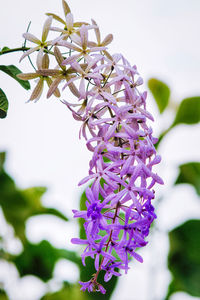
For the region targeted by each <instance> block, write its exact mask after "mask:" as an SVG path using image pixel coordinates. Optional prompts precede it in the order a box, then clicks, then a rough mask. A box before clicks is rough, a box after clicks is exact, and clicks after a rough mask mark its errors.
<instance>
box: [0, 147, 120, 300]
mask: <svg viewBox="0 0 200 300" xmlns="http://www.w3.org/2000/svg"><path fill="white" fill-rule="evenodd" d="M5 159H6V153H5V152H1V153H0V206H1V208H2V211H3V214H4V216H5V219H6V221H7V222H8V223H9V224H10V225H11V226H12V227H13V230H14V232H15V235H16V236H17V237H18V238H19V239H20V241H21V242H22V244H23V251H22V252H21V253H20V254H19V255H12V254H10V253H7V252H6V250H5V249H3V246H2V245H3V241H1V245H0V248H1V249H0V258H1V259H5V260H7V261H9V262H12V263H14V264H15V266H16V268H17V270H18V272H19V275H20V277H23V276H26V275H34V276H37V277H38V278H40V279H41V280H43V281H44V282H47V281H48V280H50V279H52V278H53V272H54V268H55V265H56V263H57V262H58V261H59V260H60V259H66V260H69V261H71V262H72V263H75V264H76V265H77V267H78V268H79V270H80V280H82V281H87V280H89V279H90V278H91V275H92V274H93V273H94V272H95V268H94V261H93V260H92V259H90V258H88V259H86V264H87V265H86V267H84V266H83V265H82V262H81V258H80V256H79V255H78V254H77V253H76V252H74V251H70V250H67V249H57V248H55V247H53V246H52V245H51V244H50V243H49V242H48V241H45V240H43V241H41V242H40V243H38V244H33V243H30V242H29V241H28V239H27V237H26V230H25V229H26V221H27V220H28V219H29V218H30V217H33V216H35V215H38V214H40V215H41V214H52V215H54V216H56V217H59V218H61V219H62V220H64V221H67V220H68V219H67V217H66V216H64V215H63V214H62V213H61V212H59V211H57V210H55V209H53V208H47V207H44V206H43V205H42V203H41V199H42V196H43V195H44V193H45V192H46V188H44V187H32V188H28V189H25V190H21V189H19V188H17V187H16V185H15V182H14V180H13V179H12V178H11V177H10V176H9V175H8V174H7V173H6V172H5V170H4V163H5ZM85 201H86V196H85V192H84V193H83V195H82V197H81V201H80V205H81V208H82V209H84V207H85ZM82 225H83V222H82V221H81V223H80V229H81V228H83V226H82ZM81 232H82V233H81V234H80V236H81V237H83V231H81ZM99 279H100V280H99V282H100V283H103V275H101V276H100V278H99ZM116 282H117V279H116V278H113V279H112V280H110V282H108V283H106V284H105V288H106V289H107V293H106V295H101V294H100V293H98V294H97V293H91V294H89V293H87V292H86V293H85V292H82V291H80V286H79V285H77V284H71V283H67V282H65V283H64V286H63V288H62V289H61V290H60V291H57V292H55V293H47V294H46V295H45V296H43V297H42V299H43V300H54V299H55V300H62V299H63V300H64V299H70V300H92V299H97V300H98V299H99V300H100V299H105V300H108V299H110V296H111V294H112V292H113V290H114V288H115V286H116ZM6 297H7V296H6V294H5V293H4V292H3V291H2V292H1V294H0V300H3V299H7V298H6Z"/></svg>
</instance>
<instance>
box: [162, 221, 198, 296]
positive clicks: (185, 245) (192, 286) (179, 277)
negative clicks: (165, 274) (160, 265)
mask: <svg viewBox="0 0 200 300" xmlns="http://www.w3.org/2000/svg"><path fill="white" fill-rule="evenodd" d="M199 232H200V220H189V221H187V222H186V223H184V224H182V225H181V226H179V227H177V228H175V229H173V230H172V231H171V232H170V233H169V240H170V250H169V256H168V267H169V270H170V271H171V273H172V282H171V284H170V286H169V290H168V294H167V296H166V299H169V297H170V295H171V294H172V293H174V292H177V291H183V292H186V293H188V294H190V295H191V296H194V297H200V284H199V283H200V255H199V253H200V234H199Z"/></svg>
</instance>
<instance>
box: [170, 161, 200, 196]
mask: <svg viewBox="0 0 200 300" xmlns="http://www.w3.org/2000/svg"><path fill="white" fill-rule="evenodd" d="M181 183H188V184H191V185H193V187H194V188H195V189H196V192H197V194H198V195H199V196H200V163H199V162H190V163H187V164H183V165H180V166H179V175H178V177H177V179H176V182H175V184H181Z"/></svg>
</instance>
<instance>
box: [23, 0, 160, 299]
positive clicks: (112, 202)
mask: <svg viewBox="0 0 200 300" xmlns="http://www.w3.org/2000/svg"><path fill="white" fill-rule="evenodd" d="M62 2H63V8H64V13H65V20H63V19H61V18H60V17H59V16H56V15H55V14H50V13H48V14H47V15H48V19H47V21H46V22H45V25H44V27H43V33H42V39H41V41H40V40H39V39H37V38H36V37H35V36H33V35H32V34H30V33H25V34H24V37H25V39H27V40H29V41H32V42H34V43H36V44H37V46H36V47H35V48H31V49H30V50H28V51H27V52H25V53H24V54H23V56H22V58H21V59H23V58H25V57H26V56H29V55H30V54H31V53H32V52H34V51H38V54H37V62H36V64H37V70H36V72H35V73H28V74H20V75H19V77H20V78H21V79H24V80H25V79H33V78H39V80H38V83H37V85H36V87H35V89H34V91H33V93H32V95H31V97H30V100H38V99H39V97H40V96H41V93H42V90H43V83H44V81H46V82H47V84H48V86H49V91H48V93H47V97H50V96H51V95H52V94H54V95H55V96H57V97H59V96H60V92H59V90H58V88H59V86H60V84H61V83H62V82H63V81H64V86H63V90H64V89H66V88H69V89H70V91H71V92H72V94H73V95H74V96H75V98H76V102H75V103H71V102H70V103H69V102H68V101H66V100H62V102H63V103H64V104H65V105H66V106H67V108H69V109H70V111H71V112H72V115H73V117H74V119H75V120H78V121H81V122H82V125H81V129H80V137H81V136H83V137H84V138H85V140H86V145H87V148H88V150H89V151H91V152H92V159H91V161H90V163H89V174H88V176H86V177H85V178H84V179H82V180H81V181H80V183H79V185H82V184H85V183H86V182H88V183H89V182H90V183H91V181H92V184H91V186H90V187H88V188H87V189H86V196H87V203H86V206H87V210H86V211H76V210H74V211H73V213H74V217H75V218H83V219H85V223H84V228H85V232H86V239H85V240H83V239H78V238H73V239H72V243H74V244H80V245H85V250H84V252H83V254H82V261H83V264H85V258H86V257H88V256H90V257H92V258H93V259H94V264H95V268H96V271H97V272H96V274H94V276H93V277H92V279H91V280H89V281H88V282H80V283H81V285H82V288H81V289H82V290H86V289H87V290H88V291H89V292H91V291H95V290H96V291H100V292H101V293H105V289H104V288H103V286H102V285H100V284H99V283H98V281H97V277H98V274H99V272H100V271H104V273H105V276H104V280H105V281H109V280H110V279H111V277H112V276H113V275H114V276H120V275H121V274H120V273H119V270H120V269H121V270H125V273H127V271H128V269H129V266H128V265H129V261H130V260H131V258H132V257H133V258H135V259H136V260H138V261H139V262H142V257H141V256H140V255H139V254H138V253H137V252H136V250H137V249H138V248H141V247H144V246H145V245H146V244H147V241H146V240H145V239H146V237H147V236H148V234H149V228H150V225H151V223H152V222H153V220H154V219H155V218H156V215H155V213H154V207H153V206H152V200H153V199H154V190H153V187H154V185H155V183H159V184H163V181H162V179H161V178H160V177H159V176H158V175H157V174H155V173H154V172H153V171H152V168H153V166H154V165H156V164H158V163H159V162H160V160H161V158H160V156H159V155H157V154H156V150H155V147H154V144H155V143H156V139H155V138H154V137H153V136H152V129H151V127H149V126H148V124H147V122H148V120H150V121H153V117H152V115H151V114H150V113H149V112H148V111H147V110H146V97H147V93H146V92H140V91H139V88H138V87H139V86H140V85H141V84H142V83H143V81H142V79H141V77H139V76H138V75H139V74H138V71H137V68H136V66H135V65H134V66H132V65H131V64H130V63H129V62H128V61H127V59H125V58H124V56H123V55H122V54H114V55H111V54H110V53H109V52H108V51H107V46H108V45H109V44H110V43H111V41H112V39H113V37H112V35H111V34H109V35H107V36H106V37H105V38H104V40H103V41H102V40H101V35H100V31H99V27H98V26H97V24H96V22H95V21H94V20H92V24H91V25H89V24H88V23H86V22H74V20H73V15H72V14H71V11H70V8H69V6H68V5H67V3H66V2H65V1H64V0H63V1H62ZM53 19H54V20H55V21H58V22H60V23H61V24H62V26H63V27H62V28H60V27H51V24H52V21H53ZM49 31H53V32H57V33H58V35H59V36H56V38H55V39H52V40H51V41H48V42H46V39H47V35H48V33H49ZM91 31H94V32H95V35H96V41H95V42H94V41H91V40H90V39H89V33H90V32H91ZM66 50H67V51H66ZM63 52H64V53H63ZM50 56H52V57H53V58H54V57H55V59H56V62H57V66H56V67H55V68H49V57H50Z"/></svg>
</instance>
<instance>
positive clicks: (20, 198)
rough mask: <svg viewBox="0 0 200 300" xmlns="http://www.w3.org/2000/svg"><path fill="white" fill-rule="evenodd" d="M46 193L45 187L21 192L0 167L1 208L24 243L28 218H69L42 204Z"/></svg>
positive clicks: (2, 158) (3, 154)
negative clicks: (41, 215) (40, 215)
mask: <svg viewBox="0 0 200 300" xmlns="http://www.w3.org/2000/svg"><path fill="white" fill-rule="evenodd" d="M4 156H5V153H2V154H1V156H0V157H1V159H0V161H2V163H3V160H4V158H5V157H4ZM45 192H46V188H44V187H33V188H28V189H25V190H20V189H18V188H17V187H16V185H15V183H14V181H13V179H12V178H11V177H10V176H9V175H8V174H6V172H5V171H4V170H3V168H2V166H0V206H1V207H2V210H3V213H4V216H5V218H6V220H7V222H8V223H9V224H11V225H12V226H13V229H14V231H15V234H16V236H18V237H19V238H20V239H21V241H22V242H24V241H25V240H26V237H25V223H26V221H27V219H28V218H30V217H32V216H35V215H38V214H52V215H54V216H57V217H59V218H62V219H63V220H64V221H67V220H68V219H67V217H66V216H64V215H63V214H62V213H61V212H59V211H57V210H56V209H52V208H46V207H44V206H43V205H42V203H41V198H42V196H43V194H44V193H45Z"/></svg>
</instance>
